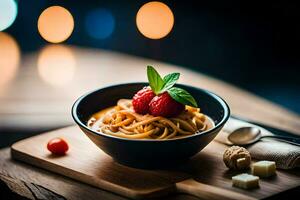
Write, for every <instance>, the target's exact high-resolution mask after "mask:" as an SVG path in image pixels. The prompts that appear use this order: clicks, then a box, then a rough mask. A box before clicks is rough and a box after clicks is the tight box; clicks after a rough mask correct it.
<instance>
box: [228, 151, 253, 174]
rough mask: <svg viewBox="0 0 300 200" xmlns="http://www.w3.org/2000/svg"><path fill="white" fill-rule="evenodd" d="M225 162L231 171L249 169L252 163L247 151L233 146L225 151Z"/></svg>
mask: <svg viewBox="0 0 300 200" xmlns="http://www.w3.org/2000/svg"><path fill="white" fill-rule="evenodd" d="M223 161H224V163H225V165H226V166H227V167H228V168H229V169H234V170H241V169H247V168H249V166H250V163H251V156H250V153H249V151H247V149H245V148H243V147H239V146H232V147H230V148H228V149H226V150H225V152H224V154H223Z"/></svg>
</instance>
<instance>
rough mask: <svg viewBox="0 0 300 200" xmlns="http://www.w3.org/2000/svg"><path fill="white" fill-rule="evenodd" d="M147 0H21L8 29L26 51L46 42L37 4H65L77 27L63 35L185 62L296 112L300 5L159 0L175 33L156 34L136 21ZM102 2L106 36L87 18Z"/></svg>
mask: <svg viewBox="0 0 300 200" xmlns="http://www.w3.org/2000/svg"><path fill="white" fill-rule="evenodd" d="M146 2H147V1H143V0H139V1H117V0H109V1H107V0H101V1H99V0H89V1H74V0H63V1H62V0H51V1H47V0H39V1H36V0H26V1H24V0H23V1H21V0H19V1H18V4H19V5H18V7H19V13H18V16H17V19H16V21H15V23H14V24H13V25H12V26H11V27H10V28H8V29H7V30H6V32H8V33H10V34H11V35H12V36H14V37H15V38H16V40H17V41H18V43H19V45H20V47H21V49H22V51H23V52H32V51H36V50H37V49H39V48H40V47H41V46H43V45H45V43H47V42H46V41H44V40H43V39H41V37H40V35H39V34H38V32H37V28H36V23H32V22H36V21H37V19H38V17H39V15H40V13H41V11H42V10H44V9H45V8H47V7H48V6H51V5H61V6H63V7H65V8H67V9H68V10H69V11H70V12H71V13H72V15H73V17H74V20H75V29H74V32H73V34H72V35H71V37H70V38H69V39H68V40H67V41H66V42H65V43H68V44H75V45H80V46H86V47H94V48H102V49H110V50H114V51H120V52H124V53H128V54H133V55H138V56H143V57H148V58H154V59H158V60H162V61H166V62H169V63H173V64H177V65H181V66H184V67H188V68H191V69H194V70H197V71H200V72H202V73H205V74H208V75H211V76H214V77H217V78H219V79H223V80H225V81H228V82H230V83H233V84H236V85H238V86H239V87H242V88H245V89H247V90H250V91H252V92H254V93H256V94H258V95H261V96H263V97H265V98H268V99H270V100H272V101H275V102H277V103H279V104H282V105H284V106H286V107H288V108H289V109H291V110H294V111H296V112H298V113H300V104H299V100H300V78H299V67H300V65H299V64H300V56H299V55H300V54H299V53H300V51H299V47H300V25H299V20H300V12H299V10H300V8H299V5H298V4H297V1H257V0H255V1H247V2H245V1H239V0H227V1H224V0H210V1H189V0H188V1H179V0H178V1H174V0H172V1H162V2H164V3H166V4H167V5H168V6H169V7H170V8H171V9H172V11H173V13H174V16H175V25H174V27H173V30H172V32H171V33H170V34H169V35H168V36H167V37H165V38H163V39H159V40H151V39H147V38H146V37H144V36H143V35H141V34H140V33H139V32H138V30H137V28H136V24H135V16H136V12H137V11H138V9H139V8H140V7H141V6H142V5H143V4H144V3H146ZM96 9H106V10H107V11H108V12H110V13H111V15H112V16H113V18H114V20H115V27H114V30H113V32H112V33H111V35H110V36H109V37H107V38H105V39H94V38H92V37H89V35H88V34H87V30H86V28H85V26H84V25H85V23H84V20H85V18H86V16H87V15H89V13H90V12H92V11H93V10H96Z"/></svg>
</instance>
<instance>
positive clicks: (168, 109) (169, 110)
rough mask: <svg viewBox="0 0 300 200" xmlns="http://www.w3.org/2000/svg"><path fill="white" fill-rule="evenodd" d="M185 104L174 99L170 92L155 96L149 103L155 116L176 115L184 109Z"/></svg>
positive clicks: (150, 109)
mask: <svg viewBox="0 0 300 200" xmlns="http://www.w3.org/2000/svg"><path fill="white" fill-rule="evenodd" d="M184 107H185V106H184V105H183V104H181V103H179V102H177V101H175V100H174V99H172V97H171V96H170V95H169V94H168V92H164V93H162V94H161V95H159V96H156V97H154V98H153V99H152V100H151V102H150V104H149V111H150V114H151V115H153V116H162V117H174V116H176V115H178V114H180V113H181V112H182V111H183V110H184Z"/></svg>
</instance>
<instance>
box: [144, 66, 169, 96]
mask: <svg viewBox="0 0 300 200" xmlns="http://www.w3.org/2000/svg"><path fill="white" fill-rule="evenodd" d="M147 76H148V81H149V85H150V87H151V89H152V91H153V92H154V93H155V94H159V92H160V91H161V89H162V88H163V86H164V84H165V83H164V81H163V79H162V78H161V76H160V75H159V73H158V72H157V71H156V70H155V69H154V68H153V67H152V66H147Z"/></svg>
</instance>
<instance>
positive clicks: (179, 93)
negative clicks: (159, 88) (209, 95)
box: [168, 87, 198, 107]
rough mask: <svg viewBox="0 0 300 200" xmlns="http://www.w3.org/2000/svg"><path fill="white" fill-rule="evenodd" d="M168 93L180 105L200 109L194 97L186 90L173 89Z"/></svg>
mask: <svg viewBox="0 0 300 200" xmlns="http://www.w3.org/2000/svg"><path fill="white" fill-rule="evenodd" d="M168 93H169V95H170V96H171V97H172V98H173V99H174V100H175V101H177V102H179V103H182V104H184V105H188V106H193V107H198V105H197V102H196V100H195V99H194V97H193V96H192V95H191V94H190V93H188V92H187V91H186V90H184V89H181V88H178V87H173V88H170V89H169V90H168Z"/></svg>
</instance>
